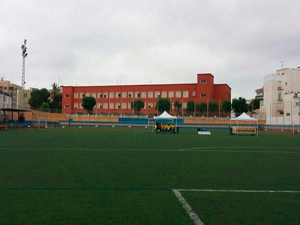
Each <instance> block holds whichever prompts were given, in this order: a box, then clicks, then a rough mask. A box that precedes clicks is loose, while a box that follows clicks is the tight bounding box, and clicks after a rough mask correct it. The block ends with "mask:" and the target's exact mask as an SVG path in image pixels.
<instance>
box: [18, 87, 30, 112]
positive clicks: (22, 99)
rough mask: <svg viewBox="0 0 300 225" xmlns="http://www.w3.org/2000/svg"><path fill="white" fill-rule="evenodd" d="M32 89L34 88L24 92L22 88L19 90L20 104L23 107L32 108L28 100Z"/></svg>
mask: <svg viewBox="0 0 300 225" xmlns="http://www.w3.org/2000/svg"><path fill="white" fill-rule="evenodd" d="M32 90H33V89H32V88H30V89H29V90H24V91H23V92H22V91H21V90H18V106H22V109H30V105H29V103H28V101H29V99H30V97H31V92H32ZM22 94H23V97H22ZM22 101H23V103H22Z"/></svg>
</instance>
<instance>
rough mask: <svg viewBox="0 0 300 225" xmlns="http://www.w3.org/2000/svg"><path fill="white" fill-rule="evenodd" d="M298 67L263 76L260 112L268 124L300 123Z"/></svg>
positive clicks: (299, 79)
mask: <svg viewBox="0 0 300 225" xmlns="http://www.w3.org/2000/svg"><path fill="white" fill-rule="evenodd" d="M299 93H300V67H298V68H294V69H291V68H285V69H280V70H277V71H276V73H275V74H270V75H267V76H266V77H264V87H263V101H261V102H260V113H261V114H264V115H265V117H266V123H268V124H300V118H299V117H300V103H299V100H300V99H299V97H300V94H299Z"/></svg>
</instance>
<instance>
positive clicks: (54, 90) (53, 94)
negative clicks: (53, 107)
mask: <svg viewBox="0 0 300 225" xmlns="http://www.w3.org/2000/svg"><path fill="white" fill-rule="evenodd" d="M51 87H52V89H51V90H50V95H51V99H52V100H54V99H55V97H56V96H57V95H59V94H60V89H59V87H58V85H57V84H56V83H53V84H51Z"/></svg>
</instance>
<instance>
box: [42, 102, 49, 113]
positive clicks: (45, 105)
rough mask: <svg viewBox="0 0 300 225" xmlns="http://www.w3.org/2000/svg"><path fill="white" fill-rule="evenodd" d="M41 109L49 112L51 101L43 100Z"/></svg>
mask: <svg viewBox="0 0 300 225" xmlns="http://www.w3.org/2000/svg"><path fill="white" fill-rule="evenodd" d="M41 111H44V112H49V103H48V102H43V104H42V106H41Z"/></svg>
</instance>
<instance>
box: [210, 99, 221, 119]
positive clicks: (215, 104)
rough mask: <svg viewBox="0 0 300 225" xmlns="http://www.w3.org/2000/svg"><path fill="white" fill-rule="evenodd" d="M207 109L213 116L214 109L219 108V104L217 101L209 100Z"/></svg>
mask: <svg viewBox="0 0 300 225" xmlns="http://www.w3.org/2000/svg"><path fill="white" fill-rule="evenodd" d="M208 109H209V111H210V112H211V114H212V116H215V114H216V111H218V109H219V104H218V103H217V102H214V101H212V102H209V103H208Z"/></svg>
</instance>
